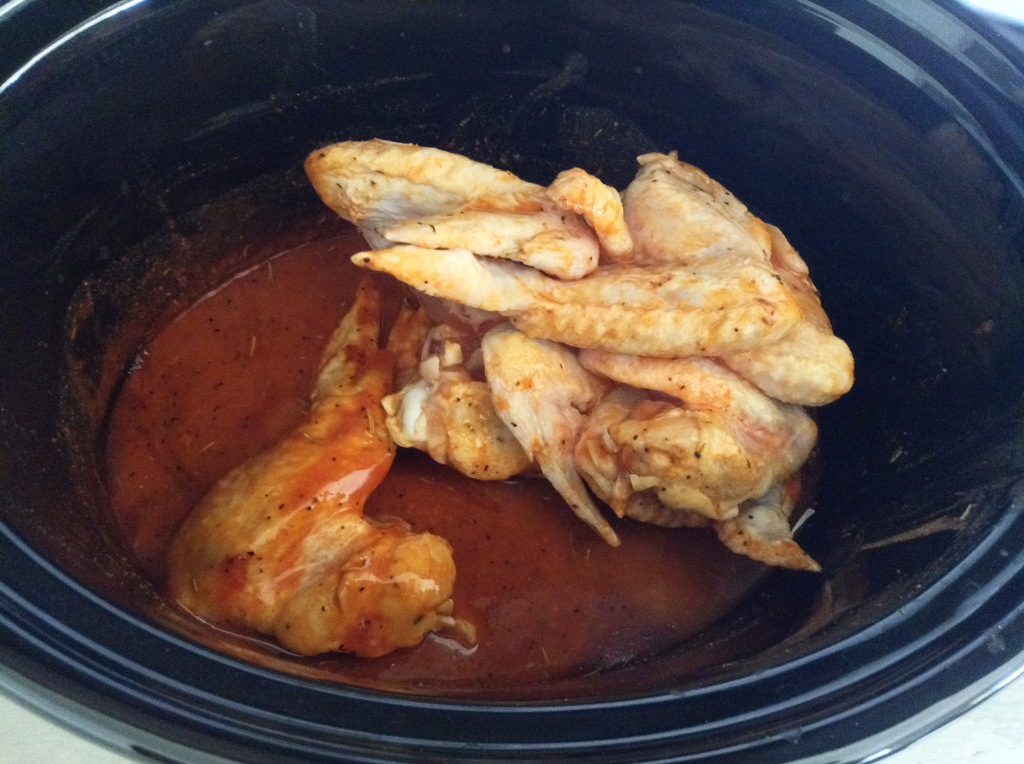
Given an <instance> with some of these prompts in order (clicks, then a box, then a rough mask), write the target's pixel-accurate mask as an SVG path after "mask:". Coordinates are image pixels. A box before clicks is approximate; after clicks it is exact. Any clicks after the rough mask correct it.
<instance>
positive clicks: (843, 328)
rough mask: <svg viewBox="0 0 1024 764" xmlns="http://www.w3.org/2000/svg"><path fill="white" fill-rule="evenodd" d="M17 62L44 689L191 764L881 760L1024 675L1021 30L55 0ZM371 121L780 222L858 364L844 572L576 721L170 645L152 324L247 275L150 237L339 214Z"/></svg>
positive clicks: (16, 214)
mask: <svg viewBox="0 0 1024 764" xmlns="http://www.w3.org/2000/svg"><path fill="white" fill-rule="evenodd" d="M90 13H95V14H96V15H92V16H88V14H90ZM0 77H3V78H4V82H3V84H2V85H0V273H2V277H0V311H2V317H0V327H2V333H0V340H2V345H0V396H2V397H0V515H2V521H3V522H2V524H0V634H2V639H0V684H2V686H3V687H4V688H5V689H6V690H7V691H9V692H11V693H13V694H14V695H15V696H17V697H19V698H21V699H23V700H25V701H26V702H28V703H30V704H33V705H35V706H36V707H39V708H41V709H43V710H45V711H47V712H48V713H49V714H51V715H54V716H56V717H58V718H60V719H62V720H64V721H66V722H67V723H69V724H71V725H72V726H74V727H76V728H78V729H81V730H84V731H87V732H88V733H89V734H91V735H93V736H96V737H99V738H101V739H105V740H107V741H109V742H110V743H111V744H113V745H115V746H116V747H119V748H122V749H128V748H131V749H132V750H134V751H136V752H137V753H139V754H141V755H145V756H149V757H151V758H153V759H155V760H158V761H190V762H223V761H246V762H270V761H274V762H312V761H317V762H328V761H337V762H342V761H345V762H350V761H351V762H354V761H360V762H383V761H415V762H426V761H446V762H451V761H483V760H488V761H540V760H543V761H595V762H597V761H600V762H614V761H622V762H641V761H701V762H712V761H713V762H750V761H758V762H766V763H768V762H789V761H806V762H815V761H817V762H824V761H828V762H852V761H860V760H864V759H865V758H867V757H869V756H873V755H875V754H877V753H878V752H879V751H884V750H886V749H888V750H895V749H897V748H899V747H901V746H903V745H905V744H907V743H908V742H909V741H911V740H913V739H914V738H916V737H917V736H919V735H921V734H922V733H924V732H925V731H927V730H929V729H932V728H934V727H935V726H937V725H939V724H941V723H942V722H943V721H945V720H947V719H949V718H951V717H953V716H955V715H956V714H958V713H960V712H961V711H962V710H963V709H965V708H966V707H967V706H968V705H969V704H970V703H971V702H972V701H973V700H975V699H977V698H978V697H980V696H982V695H984V694H986V693H988V692H990V691H991V690H992V689H993V688H995V687H996V686H998V685H1000V684H1001V683H1003V682H1005V681H1008V679H1009V678H1010V677H1012V676H1013V675H1014V674H1015V673H1016V672H1018V671H1019V670H1020V668H1021V666H1022V665H1024V603H1022V600H1024V596H1022V595H1024V516H1022V512H1021V510H1022V508H1024V480H1022V478H1024V451H1022V449H1024V429H1022V422H1024V419H1022V416H1024V408H1022V405H1021V404H1022V399H1021V393H1022V388H1024V310H1022V308H1024V268H1022V264H1021V254H1022V252H1024V183H1022V181H1021V177H1020V175H1021V171H1022V170H1024V45H1022V36H1021V35H1020V33H1019V31H1016V32H1015V31H1014V29H1012V28H1010V27H1005V26H998V25H995V24H992V23H988V22H985V21H982V20H980V19H979V18H977V17H975V16H973V15H971V14H969V13H968V12H966V11H964V10H963V9H962V7H961V6H959V5H957V4H955V3H952V2H925V1H924V0H870V2H842V1H841V0H829V1H825V0H822V1H820V2H817V1H812V0H769V1H767V2H735V1H731V0H717V1H716V0H708V1H706V2H696V1H695V2H674V1H672V0H653V1H651V2H628V3H627V2H613V1H612V0H589V1H584V2H546V3H533V2H487V3H484V2H469V1H468V0H466V1H462V2H459V1H445V2H436V3H423V2H413V1H411V0H379V1H377V2H356V1H350V2H340V1H339V2H313V1H309V2H304V1H300V0H258V1H255V2H254V1H252V0H249V1H243V0H208V1H206V2H202V1H199V0H195V1H192V2H189V1H187V0H185V1H178V2H169V1H167V0H129V1H127V2H122V3H119V4H116V5H112V6H110V7H104V5H103V4H102V3H76V4H65V3H52V2H43V1H42V0H35V1H33V0H27V1H26V2H17V1H16V2H10V3H7V4H6V5H4V6H2V7H0ZM542 86H543V87H542ZM371 137H380V138H387V139H391V140H399V141H409V142H414V143H420V144H423V145H432V146H438V147H440V148H445V149H449V150H454V151H459V152H462V153H466V154H468V155H469V156H471V157H473V158H475V159H479V160H482V161H486V162H489V163H492V164H495V165H498V166H501V167H503V168H506V169H509V170H512V171H514V172H516V173H517V174H519V175H520V176H522V177H524V178H525V179H527V180H535V181H538V182H547V179H548V178H549V177H551V176H553V172H552V170H553V169H554V170H557V169H562V168H564V167H568V166H571V165H579V166H581V167H583V168H584V169H587V170H588V171H590V172H592V173H594V174H596V175H598V176H599V177H601V178H602V179H604V180H605V181H606V182H608V183H610V184H613V185H616V186H618V187H622V186H624V185H625V184H626V183H627V182H628V181H629V179H630V178H631V176H632V174H633V172H634V169H635V157H636V156H637V155H638V154H640V153H643V152H645V151H650V150H659V151H668V150H673V149H675V150H678V151H679V152H680V155H681V156H682V157H684V158H685V159H686V160H687V161H689V162H691V163H693V164H695V165H697V166H699V167H701V168H702V169H704V170H705V171H706V172H708V173H709V174H710V175H711V176H712V177H715V178H716V179H718V180H720V181H721V182H722V183H723V184H724V185H725V186H726V187H728V188H730V190H732V191H733V192H734V193H735V194H736V195H737V196H738V197H739V198H740V199H742V200H744V202H745V203H746V204H747V205H748V206H749V207H750V208H751V209H752V210H753V211H754V212H755V213H756V214H758V215H759V216H760V217H762V218H764V219H766V220H769V221H771V222H773V223H775V224H777V225H778V226H779V227H780V228H782V229H783V230H784V231H786V233H787V235H788V237H789V239H790V240H791V241H792V242H793V243H794V244H795V245H796V246H797V248H798V249H799V250H800V251H801V254H802V255H803V256H804V258H805V259H806V260H807V261H808V263H809V265H810V267H811V271H812V273H813V274H814V278H815V281H816V283H817V285H818V287H819V288H820V290H821V292H822V295H823V300H824V302H825V305H826V308H827V309H828V311H829V314H830V317H831V318H832V320H833V324H834V325H835V328H836V333H837V334H838V335H839V336H841V337H843V338H844V339H846V340H847V342H848V343H849V344H850V346H851V348H852V350H853V352H854V356H855V358H856V359H857V382H856V385H855V388H854V390H853V391H852V392H851V393H850V394H849V395H848V396H846V397H844V398H843V399H841V400H840V401H839V402H837V403H835V404H833V405H831V406H829V407H827V408H825V409H823V410H822V411H821V414H820V421H819V424H820V430H821V444H820V447H819V451H820V455H819V459H818V462H817V463H818V472H819V473H820V474H818V475H817V476H816V481H817V494H816V500H815V509H816V514H815V517H814V518H813V522H808V524H807V526H806V528H805V529H804V530H803V531H802V535H801V544H802V545H804V546H805V547H806V548H807V549H808V551H810V552H811V554H812V555H813V556H814V557H815V558H816V559H818V560H819V561H821V563H822V565H823V568H824V572H823V573H822V574H821V575H820V576H819V577H809V576H806V575H803V574H799V573H791V572H786V571H779V572H776V573H773V574H772V575H771V576H769V577H768V578H767V579H766V580H765V582H764V583H763V584H762V585H761V586H760V587H759V588H758V590H757V591H756V592H755V593H754V594H753V595H752V596H751V597H750V598H749V599H748V600H747V601H746V602H745V603H744V604H743V605H741V606H740V607H739V608H737V609H736V610H735V611H734V612H733V613H731V614H730V615H728V616H726V617H725V618H724V619H723V620H722V621H721V622H719V623H717V624H716V625H715V626H713V627H711V628H710V629H709V630H707V631H706V632H704V633H702V634H701V635H698V636H697V637H695V638H693V639H690V640H688V641H687V642H685V643H684V644H681V645H679V646H678V647H677V648H676V649H675V650H674V651H673V652H672V654H668V655H665V656H659V657H657V658H656V659H652V660H651V661H650V662H649V663H647V664H646V665H644V666H633V667H625V668H623V669H622V670H624V671H635V672H638V675H640V676H642V677H644V678H645V679H644V682H645V684H644V686H643V689H641V690H637V691H631V692H621V693H609V694H607V695H598V696H595V695H594V694H592V693H587V692H585V691H582V692H580V693H578V694H572V693H569V694H567V695H566V697H564V698H557V699H553V700H542V701H540V700H517V701H502V700H494V701H486V702H484V701H479V700H465V699H462V700H460V699H457V698H445V697H436V696H428V695H417V694H415V693H409V692H402V693H398V692H388V691H383V690H368V689H360V688H356V687H350V686H346V685H343V684H338V683H332V682H325V681H321V680H317V679H315V678H310V677H309V676H303V675H302V671H301V669H298V668H296V666H294V665H290V664H289V665H284V664H282V665H281V666H278V667H277V668H273V667H268V666H265V665H264V666H260V665H255V664H253V663H250V662H247V661H244V660H240V659H239V658H238V657H237V656H231V655H225V654H222V653H220V652H217V651H214V650H211V649H209V648H208V647H206V646H204V644H203V643H202V639H201V635H198V634H196V635H191V636H194V637H196V639H190V638H189V636H190V635H189V633H188V630H187V628H184V627H181V626H180V624H175V623H173V619H172V618H171V616H167V615H166V613H165V611H164V610H162V609H161V608H162V600H161V594H160V592H159V591H158V590H157V589H155V588H154V587H153V585H152V584H150V583H149V582H148V581H147V580H146V578H145V577H144V576H142V575H141V574H140V572H139V570H138V568H137V566H136V564H135V563H134V561H133V559H132V558H131V555H130V554H128V553H127V551H126V549H125V547H124V546H123V544H122V543H121V542H120V541H119V537H118V534H117V532H116V529H115V528H113V527H112V525H111V521H110V519H109V513H108V509H109V508H108V507H107V506H106V505H105V495H104V491H103V486H102V481H101V480H100V479H99V475H100V473H101V470H100V464H99V460H100V456H99V454H100V448H99V443H100V441H101V439H102V434H103V427H104V421H105V420H104V417H105V416H106V413H107V412H108V411H109V407H110V404H111V401H112V400H113V399H114V397H115V396H116V392H117V387H118V385H119V383H120V381H121V380H123V378H124V376H125V374H126V373H127V371H128V366H129V364H130V362H131V360H132V358H133V357H134V356H133V354H134V353H137V351H138V348H139V347H140V343H144V341H145V339H146V337H147V335H146V334H145V332H144V331H141V330H140V333H138V334H136V335H132V334H131V333H126V330H125V328H124V327H125V315H127V314H128V313H130V314H131V315H132V316H133V317H134V319H135V323H134V324H133V325H135V326H142V327H149V328H150V329H153V330H155V328H156V327H157V326H158V325H159V322H160V321H161V320H164V319H166V316H167V314H168V311H170V310H171V308H172V304H173V300H174V299H176V298H177V299H181V298H182V297H183V296H185V297H189V296H192V297H194V296H197V295H199V294H201V293H202V290H203V289H207V288H209V287H210V286H212V285H213V284H215V283H216V281H212V280H214V279H216V278H223V277H224V276H225V275H226V274H229V273H231V272H232V269H237V268H238V267H241V265H242V263H241V262H238V261H234V260H231V259H230V258H219V259H218V257H217V256H215V255H210V253H209V251H206V252H204V253H202V257H199V256H198V255H197V254H196V253H194V252H181V251H175V250H174V249H173V247H171V248H168V247H160V246H148V244H147V243H152V242H154V241H164V242H166V241H172V240H173V237H174V235H175V233H176V230H180V227H185V228H188V227H189V226H196V225H198V224H199V222H201V221H202V220H203V218H202V214H203V210H205V209H208V208H209V205H210V204H211V203H213V202H216V201H217V200H223V199H225V198H229V197H230V196H231V194H235V193H240V191H239V189H242V190H243V192H244V193H246V194H249V196H250V197H252V198H256V199H257V200H258V201H259V203H260V204H261V205H262V206H261V207H259V209H260V210H261V211H262V212H265V213H266V215H262V216H258V217H257V218H255V221H256V222H254V219H253V218H247V219H246V220H244V221H236V224H235V227H234V228H232V226H231V225H230V222H231V221H230V220H228V221H226V222H225V221H221V223H222V224H223V226H224V228H223V229H219V230H218V232H215V233H216V234H217V235H220V236H223V237H224V238H225V240H234V241H237V240H238V237H239V236H243V235H251V231H250V230H238V229H240V228H243V227H248V226H250V225H255V226H257V227H258V226H260V225H266V226H269V227H273V226H275V225H281V224H283V223H287V221H288V215H289V214H291V213H290V212H289V210H293V209H308V205H311V204H315V203H316V200H315V198H314V197H313V193H312V191H311V190H310V189H308V188H307V187H306V185H305V184H304V183H302V182H301V178H300V177H299V176H298V175H297V168H300V167H301V161H302V158H303V157H304V156H305V155H306V154H307V153H308V152H309V151H311V150H312V149H313V148H316V147H318V146H320V145H323V144H324V143H327V142H330V141H334V140H343V139H363V138H371ZM254 189H255V191H254ZM275 211H276V212H275ZM197 221H198V222H197ZM260 221H262V222H260ZM176 227H178V228H177V229H176ZM158 266H159V267H158ZM140 317H141V318H140ZM723 643H728V644H730V645H744V646H745V647H744V648H743V649H742V650H740V652H739V653H735V654H734V653H730V657H729V658H728V660H725V661H723V662H720V663H718V664H716V665H713V666H711V667H705V668H703V669H701V670H699V671H692V670H686V669H685V668H684V667H685V666H686V665H687V662H686V661H685V656H686V655H688V654H692V653H694V652H700V651H707V650H710V649H713V648H714V647H715V646H716V645H720V644H723Z"/></svg>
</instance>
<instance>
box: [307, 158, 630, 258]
mask: <svg viewBox="0 0 1024 764" xmlns="http://www.w3.org/2000/svg"><path fill="white" fill-rule="evenodd" d="M306 174H307V175H308V176H309V178H310V180H311V182H312V183H313V186H314V188H316V190H317V193H318V194H319V195H320V198H321V199H322V200H323V201H324V203H325V204H327V206H328V207H330V208H331V209H333V210H334V211H335V212H337V213H338V214H339V215H340V216H341V217H343V218H345V219H346V220H349V221H351V222H353V223H355V224H356V225H357V226H358V227H359V228H360V230H361V231H362V232H363V236H364V237H365V238H366V240H367V241H368V242H369V243H370V244H371V246H374V247H378V248H383V247H387V246H390V244H394V243H399V244H415V245H418V246H422V247H429V248H436V249H467V250H469V251H471V252H474V253H476V254H478V255H486V256H488V257H502V258H509V259H512V260H517V261H519V262H523V263H526V264H527V265H530V266H531V267H534V268H537V269H539V270H541V271H544V272H545V273H549V274H551V275H553V276H556V277H558V278H579V277H580V276H583V275H585V274H587V273H589V272H590V271H592V270H593V269H594V268H596V267H597V264H598V260H599V257H600V251H601V246H602V245H605V246H606V247H610V248H611V249H612V250H614V251H616V252H618V251H620V250H621V249H622V248H623V247H624V246H628V247H631V246H632V245H631V243H630V241H629V239H628V236H629V232H628V231H627V230H626V227H625V223H624V221H623V217H622V205H621V203H619V197H618V192H617V191H615V189H613V188H610V187H608V186H605V185H604V184H603V183H601V181H599V180H598V179H597V178H595V177H593V176H592V175H588V174H587V173H586V172H584V171H583V170H580V169H578V168H577V169H574V170H570V171H567V172H566V173H562V175H560V176H559V178H557V179H556V182H555V184H553V185H552V188H551V189H545V188H543V187H542V186H538V185H535V184H533V183H527V182H525V181H522V180H520V179H519V178H517V177H516V176H515V175H513V174H512V173H509V172H505V171H502V170H497V169H495V168H493V167H490V166H489V165H485V164H481V163H480V162H474V161H472V160H470V159H467V158H466V157H463V156H460V155H458V154H450V153H448V152H446V151H440V150H438V149H430V148H423V147H420V146H411V145H408V144H402V143H392V142H390V141H381V140H372V141H350V142H345V143H337V144H334V145H332V146H327V147H325V148H323V149H320V150H319V151H315V152H313V153H312V154H310V156H309V157H308V158H307V160H306ZM588 223H589V225H588Z"/></svg>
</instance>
